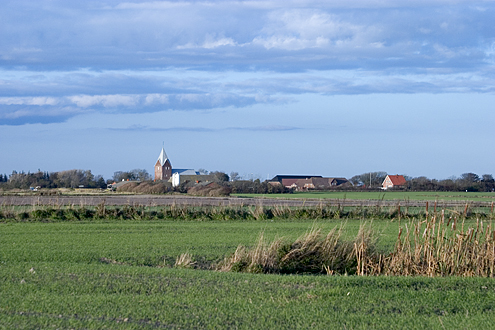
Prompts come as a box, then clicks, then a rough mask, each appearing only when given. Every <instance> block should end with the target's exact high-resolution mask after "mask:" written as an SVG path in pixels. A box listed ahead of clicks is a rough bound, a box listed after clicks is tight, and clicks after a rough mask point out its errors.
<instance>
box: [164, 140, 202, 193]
mask: <svg viewBox="0 0 495 330" xmlns="http://www.w3.org/2000/svg"><path fill="white" fill-rule="evenodd" d="M162 180H163V181H168V182H170V183H172V186H174V187H177V186H179V185H180V184H181V183H183V182H186V181H188V182H195V183H199V182H210V181H211V177H210V175H203V174H201V173H200V172H197V171H195V170H192V169H173V168H172V163H171V162H170V159H168V156H167V153H166V152H165V149H164V148H163V147H162V151H161V152H160V155H159V156H158V160H157V161H156V163H155V181H162Z"/></svg>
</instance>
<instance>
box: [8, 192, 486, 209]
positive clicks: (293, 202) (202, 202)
mask: <svg viewBox="0 0 495 330" xmlns="http://www.w3.org/2000/svg"><path fill="white" fill-rule="evenodd" d="M102 202H104V203H105V205H143V206H159V205H174V204H175V205H189V206H229V205H231V206H234V205H244V206H248V205H260V206H319V205H330V206H337V205H340V206H378V205H379V206H396V205H398V203H399V201H397V200H383V201H382V200H349V199H322V200H319V199H306V200H303V199H292V198H290V199H278V198H277V199H274V198H237V197H192V196H181V195H105V196H91V195H85V196H0V205H53V206H62V205H75V206H79V205H80V206H96V205H98V204H100V203H102ZM428 203H429V205H430V206H431V207H433V205H434V203H435V202H434V201H429V202H428ZM465 204H466V201H438V202H437V207H439V208H443V207H456V206H464V205H465ZM468 204H469V206H470V207H480V206H485V207H489V206H490V205H491V204H490V202H468ZM400 205H401V206H410V207H415V206H416V207H424V206H425V205H426V201H400Z"/></svg>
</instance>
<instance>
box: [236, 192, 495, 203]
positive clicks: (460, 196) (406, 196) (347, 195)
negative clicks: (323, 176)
mask: <svg viewBox="0 0 495 330" xmlns="http://www.w3.org/2000/svg"><path fill="white" fill-rule="evenodd" d="M233 196H238V197H263V198H303V199H304V198H306V199H310V198H317V199H320V198H323V199H324V198H334V199H337V198H338V199H357V200H359V199H366V200H382V199H385V200H425V201H426V200H430V201H435V200H438V201H441V200H445V201H477V202H492V201H495V193H489V192H487V193H483V192H451V191H447V192H442V191H321V192H319V191H312V192H294V193H292V194H283V195H282V194H233Z"/></svg>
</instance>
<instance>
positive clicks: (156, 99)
mask: <svg viewBox="0 0 495 330" xmlns="http://www.w3.org/2000/svg"><path fill="white" fill-rule="evenodd" d="M167 103H169V97H168V95H166V94H148V95H146V97H145V98H144V104H145V105H154V104H167Z"/></svg>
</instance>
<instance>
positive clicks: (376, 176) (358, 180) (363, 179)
mask: <svg viewBox="0 0 495 330" xmlns="http://www.w3.org/2000/svg"><path fill="white" fill-rule="evenodd" d="M386 176H387V172H383V171H380V172H368V173H363V174H359V175H355V176H353V177H352V178H351V179H350V180H349V181H351V183H352V184H353V185H357V186H366V187H378V186H381V185H382V183H383V180H385V177H386Z"/></svg>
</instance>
